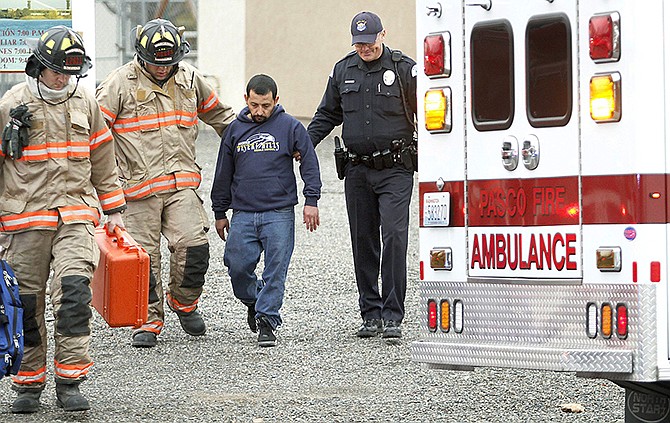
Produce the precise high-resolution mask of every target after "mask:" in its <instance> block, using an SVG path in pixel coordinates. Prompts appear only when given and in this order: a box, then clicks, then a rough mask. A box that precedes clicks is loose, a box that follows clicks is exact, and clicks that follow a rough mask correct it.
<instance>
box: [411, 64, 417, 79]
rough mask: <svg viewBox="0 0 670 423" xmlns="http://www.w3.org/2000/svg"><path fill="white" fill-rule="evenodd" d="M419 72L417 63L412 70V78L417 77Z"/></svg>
mask: <svg viewBox="0 0 670 423" xmlns="http://www.w3.org/2000/svg"><path fill="white" fill-rule="evenodd" d="M417 73H418V70H417V69H416V65H414V66H412V70H411V75H412V78H416V74H417Z"/></svg>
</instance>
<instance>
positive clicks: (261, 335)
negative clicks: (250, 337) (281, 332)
mask: <svg viewBox="0 0 670 423" xmlns="http://www.w3.org/2000/svg"><path fill="white" fill-rule="evenodd" d="M256 323H257V325H258V346H259V347H274V346H275V345H277V337H276V336H275V333H274V329H272V325H271V324H270V321H269V320H268V318H267V317H265V316H261V317H259V318H258V320H257V322H256Z"/></svg>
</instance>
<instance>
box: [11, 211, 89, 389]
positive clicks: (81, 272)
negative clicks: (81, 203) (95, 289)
mask: <svg viewBox="0 0 670 423" xmlns="http://www.w3.org/2000/svg"><path fill="white" fill-rule="evenodd" d="M94 233H95V228H94V227H93V225H92V224H91V223H72V224H63V222H62V221H60V220H59V222H58V226H57V229H56V230H55V231H51V230H31V231H27V232H21V233H16V234H11V235H7V236H3V244H4V245H5V246H6V248H7V251H6V252H5V253H4V258H5V259H6V260H7V261H8V262H9V264H10V265H11V266H12V267H13V269H14V272H15V273H16V278H17V279H18V281H19V293H20V296H21V301H22V302H23V306H24V315H23V326H24V327H23V331H24V343H25V347H24V355H23V360H22V361H21V368H20V370H19V373H18V374H17V375H15V376H12V382H13V383H12V387H13V389H15V390H17V391H20V392H21V391H25V390H32V389H35V390H42V389H44V385H45V382H46V374H47V371H46V359H47V329H46V325H45V316H44V314H45V306H46V291H47V283H48V280H49V273H50V270H51V269H53V275H52V278H51V287H50V298H51V304H52V307H53V315H54V319H55V320H54V340H55V352H54V373H55V378H56V382H58V383H75V382H78V381H81V380H83V379H85V378H86V375H87V374H88V371H89V369H90V368H91V366H92V365H93V361H92V360H91V357H90V356H89V342H90V338H91V327H90V322H91V317H92V312H91V307H90V303H91V288H90V281H91V278H92V277H93V271H94V270H95V267H96V265H97V263H98V258H99V257H100V252H99V250H98V247H97V245H96V243H95V238H94Z"/></svg>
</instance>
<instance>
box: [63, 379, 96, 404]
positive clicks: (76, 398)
mask: <svg viewBox="0 0 670 423" xmlns="http://www.w3.org/2000/svg"><path fill="white" fill-rule="evenodd" d="M56 399H57V401H56V404H57V405H58V406H59V407H60V408H62V409H63V410H64V411H84V410H88V409H90V408H91V406H90V405H89V404H88V400H87V399H86V398H84V396H83V395H82V394H81V392H79V382H75V383H61V382H56Z"/></svg>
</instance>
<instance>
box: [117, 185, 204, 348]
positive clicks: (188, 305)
mask: <svg viewBox="0 0 670 423" xmlns="http://www.w3.org/2000/svg"><path fill="white" fill-rule="evenodd" d="M127 205H128V209H127V210H126V212H125V214H124V216H123V220H124V223H125V225H126V229H127V230H128V233H129V234H130V236H132V237H133V239H134V240H135V241H137V242H138V243H139V244H140V245H142V247H144V249H145V250H146V251H147V253H148V254H149V260H150V262H151V274H150V277H149V313H148V317H147V322H146V323H145V324H144V325H142V327H140V328H139V329H137V330H136V331H135V332H138V331H147V332H153V333H155V334H156V335H158V334H160V332H161V330H162V329H163V321H164V318H165V308H164V298H163V295H164V293H163V284H162V283H161V248H160V244H161V242H160V241H161V234H162V235H163V236H164V237H165V239H166V240H167V246H168V250H169V251H170V281H169V283H168V290H167V293H166V294H165V295H166V296H167V299H166V301H168V302H169V306H170V307H171V308H172V309H173V310H175V311H177V312H182V313H190V312H192V311H194V310H195V309H196V308H197V304H198V299H199V298H200V295H201V294H202V290H203V286H204V284H205V273H207V268H208V267H209V243H208V242H207V233H206V232H207V230H208V229H209V221H208V219H207V214H206V212H205V209H204V207H203V203H202V199H200V197H199V196H198V194H197V193H196V191H195V190H193V189H184V190H180V191H176V192H168V193H162V194H157V195H152V196H149V197H146V198H143V199H141V200H137V201H129V202H128V203H127Z"/></svg>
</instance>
